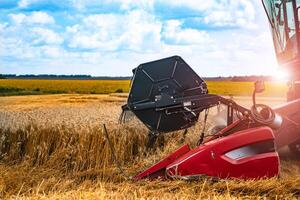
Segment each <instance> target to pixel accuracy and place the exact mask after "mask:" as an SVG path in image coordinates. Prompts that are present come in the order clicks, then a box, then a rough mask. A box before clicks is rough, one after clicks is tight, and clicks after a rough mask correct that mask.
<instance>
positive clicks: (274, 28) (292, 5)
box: [262, 0, 300, 100]
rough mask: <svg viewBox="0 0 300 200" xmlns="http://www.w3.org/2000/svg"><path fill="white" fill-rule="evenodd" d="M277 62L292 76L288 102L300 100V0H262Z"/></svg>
mask: <svg viewBox="0 0 300 200" xmlns="http://www.w3.org/2000/svg"><path fill="white" fill-rule="evenodd" d="M262 3H263V7H264V9H265V12H266V14H267V17H268V20H269V24H270V27H271V32H272V37H273V43H274V48H275V53H276V57H277V61H278V63H279V64H280V66H282V67H283V68H286V69H287V70H288V71H289V72H290V73H289V74H290V75H291V80H290V81H291V85H290V90H289V93H288V100H294V99H298V98H300V83H299V81H300V32H299V31H300V30H299V13H300V12H299V11H300V0H262Z"/></svg>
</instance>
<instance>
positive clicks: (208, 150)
mask: <svg viewBox="0 0 300 200" xmlns="http://www.w3.org/2000/svg"><path fill="white" fill-rule="evenodd" d="M268 140H269V141H273V140H274V136H273V132H272V130H271V129H270V128H267V127H260V128H253V129H248V130H245V131H240V132H237V133H235V134H232V135H230V136H227V137H224V138H221V139H216V140H213V141H211V142H208V143H206V144H204V145H202V146H200V147H197V148H195V149H193V150H191V151H190V152H188V153H187V154H185V155H183V156H182V157H180V158H179V159H177V160H176V161H175V162H173V163H171V164H170V165H169V166H167V172H166V173H167V175H168V176H170V177H174V178H189V177H193V176H198V175H199V176H201V175H207V176H214V177H219V178H245V179H249V178H251V179H252V178H262V177H272V176H276V175H278V173H279V157H278V154H277V152H275V151H273V152H267V153H262V154H257V155H251V156H249V157H246V158H242V159H238V160H233V159H230V158H228V157H226V156H225V154H226V153H227V152H229V151H232V150H234V149H238V148H240V147H243V146H246V145H251V144H254V143H257V142H262V141H268Z"/></svg>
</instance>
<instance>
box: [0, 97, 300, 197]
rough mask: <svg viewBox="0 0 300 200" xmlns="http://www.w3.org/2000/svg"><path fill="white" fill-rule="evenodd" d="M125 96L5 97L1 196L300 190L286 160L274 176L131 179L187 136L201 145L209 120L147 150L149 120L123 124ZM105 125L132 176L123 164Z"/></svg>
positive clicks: (0, 114) (299, 173)
mask: <svg viewBox="0 0 300 200" xmlns="http://www.w3.org/2000/svg"><path fill="white" fill-rule="evenodd" d="M125 101H126V98H124V97H123V96H122V95H121V96H120V95H77V94H64V95H36V96H11V97H1V98H0V174H1V176H0V199H298V198H299V197H300V167H299V166H300V163H299V161H294V160H285V159H282V160H281V165H282V168H281V175H280V177H279V178H272V179H264V180H248V181H241V180H215V179H210V178H203V179H201V180H198V181H182V180H172V181H161V180H157V181H146V180H144V181H139V182H135V181H133V180H131V177H132V176H134V175H135V174H136V173H138V172H140V171H141V170H143V169H145V168H146V167H149V166H150V165H152V164H153V163H155V162H157V161H159V160H160V159H161V158H163V157H164V156H166V155H167V154H168V153H170V152H172V151H173V150H174V149H176V148H178V147H180V146H181V145H182V144H183V143H188V144H190V145H191V146H192V147H193V146H195V141H196V140H197V137H198V135H199V130H200V128H201V123H200V122H199V123H198V124H197V125H196V126H195V127H193V128H191V129H189V132H188V134H187V136H186V138H185V139H184V140H183V137H182V133H181V132H182V131H178V132H175V133H170V134H168V135H166V138H165V140H166V144H165V147H164V148H163V149H161V148H159V147H157V148H156V150H155V151H152V152H147V151H146V149H145V143H146V138H147V129H146V128H145V127H144V126H143V124H141V123H140V122H139V121H138V120H136V119H135V118H134V117H133V118H132V119H131V120H128V121H127V123H126V124H121V125H120V124H118V117H119V114H120V112H121V109H120V106H121V105H122V104H123V103H124V102H125ZM266 101H268V102H270V101H269V100H266ZM281 101H282V99H279V100H276V101H274V104H275V105H276V104H279V103H280V102H281ZM243 103H245V101H244V102H243ZM208 123H209V124H210V123H211V122H210V121H208ZM103 124H106V127H107V129H108V132H109V137H110V139H111V141H112V143H113V146H114V148H115V153H116V156H117V159H118V160H119V162H120V164H121V166H122V168H123V170H124V172H125V175H123V174H122V173H120V171H119V170H118V168H117V166H116V165H115V162H114V160H113V157H112V154H111V151H110V148H109V146H108V143H107V140H106V138H105V137H104V132H103Z"/></svg>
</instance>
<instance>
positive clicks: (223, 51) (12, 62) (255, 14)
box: [0, 0, 278, 76]
mask: <svg viewBox="0 0 300 200" xmlns="http://www.w3.org/2000/svg"><path fill="white" fill-rule="evenodd" d="M172 55H180V56H181V57H183V59H185V60H186V61H187V62H188V63H189V64H190V65H191V66H192V67H193V69H195V71H196V72H197V73H198V74H199V75H200V76H228V75H252V74H257V75H260V74H264V75H265V74H273V73H274V70H277V68H278V67H277V63H276V59H275V55H274V50H273V44H272V38H271V34H270V32H269V26H268V23H267V18H266V16H265V14H264V11H263V8H262V5H261V2H260V1H259V0H209V1H208V0H172V1H167V0H166V1H164V0H136V1H133V0H101V1H100V0H61V1H57V0H19V1H17V0H0V73H12V74H91V75H96V76H98V75H102V76H104V75H108V76H127V75H131V69H132V68H134V67H136V66H137V65H138V64H140V63H143V62H147V61H151V60H155V59H160V58H163V57H168V56H172Z"/></svg>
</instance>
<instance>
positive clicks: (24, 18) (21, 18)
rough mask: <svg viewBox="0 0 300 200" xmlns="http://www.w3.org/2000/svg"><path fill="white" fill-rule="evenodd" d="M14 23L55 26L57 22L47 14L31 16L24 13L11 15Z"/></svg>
mask: <svg viewBox="0 0 300 200" xmlns="http://www.w3.org/2000/svg"><path fill="white" fill-rule="evenodd" d="M9 16H10V17H11V19H12V21H13V22H14V23H16V24H22V23H26V24H53V23H55V20H54V18H53V17H52V16H50V15H49V14H48V13H46V12H40V11H38V12H32V13H31V14H29V15H25V14H23V13H18V14H10V15H9Z"/></svg>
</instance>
